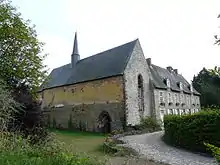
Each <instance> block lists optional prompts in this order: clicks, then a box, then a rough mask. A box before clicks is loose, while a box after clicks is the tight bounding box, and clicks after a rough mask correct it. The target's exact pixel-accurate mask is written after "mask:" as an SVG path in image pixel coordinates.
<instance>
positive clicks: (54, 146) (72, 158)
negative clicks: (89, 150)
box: [0, 133, 104, 165]
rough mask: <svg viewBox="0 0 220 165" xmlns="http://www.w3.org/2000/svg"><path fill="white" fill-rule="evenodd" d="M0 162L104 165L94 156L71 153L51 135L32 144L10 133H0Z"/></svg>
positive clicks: (50, 164) (27, 164)
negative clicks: (45, 139) (40, 141)
mask: <svg viewBox="0 0 220 165" xmlns="http://www.w3.org/2000/svg"><path fill="white" fill-rule="evenodd" d="M0 164H4V165H24V164H25V165H60V164H62V165H104V162H99V161H97V159H95V157H89V156H88V155H82V154H80V155H79V154H77V153H72V152H71V151H70V150H69V149H68V148H67V147H66V146H64V144H63V143H60V142H59V141H57V140H56V139H55V138H54V137H53V136H50V138H48V139H47V141H46V142H45V141H44V142H42V143H38V144H34V145H32V144H31V143H30V139H28V138H27V139H24V138H22V136H20V135H17V134H11V133H0Z"/></svg>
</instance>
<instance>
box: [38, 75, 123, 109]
mask: <svg viewBox="0 0 220 165" xmlns="http://www.w3.org/2000/svg"><path fill="white" fill-rule="evenodd" d="M123 90H124V86H123V79H122V76H117V77H110V78H105V79H100V80H94V81H88V82H84V83H79V84H74V85H69V86H63V87H57V88H51V89H47V90H44V91H43V92H42V93H41V94H43V107H48V106H50V107H51V106H56V105H59V104H63V105H65V106H66V105H75V104H82V103H84V104H91V103H94V102H121V101H123V99H124V96H123Z"/></svg>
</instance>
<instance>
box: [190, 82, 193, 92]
mask: <svg viewBox="0 0 220 165" xmlns="http://www.w3.org/2000/svg"><path fill="white" fill-rule="evenodd" d="M190 91H191V92H192V93H193V85H192V83H191V84H190Z"/></svg>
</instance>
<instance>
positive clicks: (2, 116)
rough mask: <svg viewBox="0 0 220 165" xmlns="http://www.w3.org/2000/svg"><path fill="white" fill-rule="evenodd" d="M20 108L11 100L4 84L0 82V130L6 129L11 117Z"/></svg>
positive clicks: (11, 119)
mask: <svg viewBox="0 0 220 165" xmlns="http://www.w3.org/2000/svg"><path fill="white" fill-rule="evenodd" d="M20 109H21V106H20V105H19V104H18V103H17V102H16V101H15V100H14V99H13V98H12V96H11V93H10V92H9V91H8V90H7V88H6V85H5V83H4V82H3V81H2V80H0V129H1V130H3V129H7V128H8V124H9V123H10V122H11V121H13V120H14V118H13V115H14V114H15V113H18V112H19V110H20Z"/></svg>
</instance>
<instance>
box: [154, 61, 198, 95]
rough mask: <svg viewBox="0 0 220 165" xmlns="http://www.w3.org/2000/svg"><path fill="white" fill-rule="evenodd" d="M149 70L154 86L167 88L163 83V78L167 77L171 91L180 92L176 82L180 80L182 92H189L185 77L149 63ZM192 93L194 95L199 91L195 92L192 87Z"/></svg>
mask: <svg viewBox="0 0 220 165" xmlns="http://www.w3.org/2000/svg"><path fill="white" fill-rule="evenodd" d="M150 72H151V78H152V82H153V85H154V87H155V88H158V89H167V86H166V84H165V83H164V80H165V79H169V81H170V88H171V90H172V91H177V92H180V88H179V86H178V83H179V82H181V83H182V84H183V85H182V86H183V92H185V93H189V94H190V93H191V91H190V88H189V86H190V84H189V83H188V82H187V81H186V79H185V78H184V77H183V76H182V75H180V74H176V73H175V72H174V71H172V72H170V71H168V70H167V69H165V68H161V67H159V66H156V65H154V64H151V65H150ZM193 93H194V94H196V95H200V93H199V92H197V91H196V90H195V89H193Z"/></svg>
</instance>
